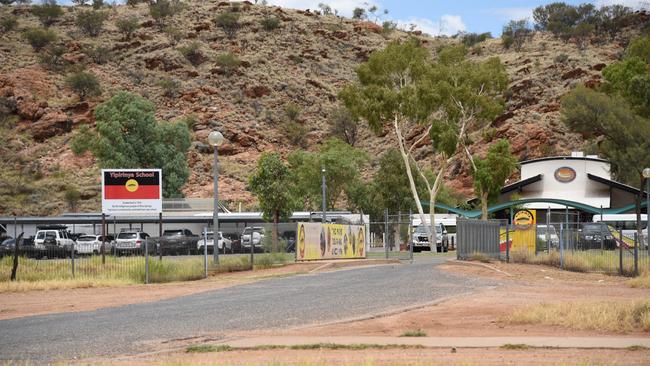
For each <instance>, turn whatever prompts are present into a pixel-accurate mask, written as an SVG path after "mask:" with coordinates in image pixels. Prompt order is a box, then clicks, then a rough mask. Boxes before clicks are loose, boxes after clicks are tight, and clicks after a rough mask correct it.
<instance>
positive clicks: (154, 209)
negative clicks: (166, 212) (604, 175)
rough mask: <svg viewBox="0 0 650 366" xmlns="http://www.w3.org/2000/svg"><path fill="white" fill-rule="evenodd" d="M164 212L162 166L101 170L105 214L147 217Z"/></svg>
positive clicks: (103, 210)
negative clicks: (157, 167)
mask: <svg viewBox="0 0 650 366" xmlns="http://www.w3.org/2000/svg"><path fill="white" fill-rule="evenodd" d="M161 212H162V171H161V170H160V169H102V213H105V214H107V215H113V216H147V215H158V214H159V213H161Z"/></svg>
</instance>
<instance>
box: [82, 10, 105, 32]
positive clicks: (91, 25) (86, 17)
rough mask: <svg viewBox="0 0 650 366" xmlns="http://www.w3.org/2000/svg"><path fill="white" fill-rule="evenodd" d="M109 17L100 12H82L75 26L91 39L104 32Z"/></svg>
mask: <svg viewBox="0 0 650 366" xmlns="http://www.w3.org/2000/svg"><path fill="white" fill-rule="evenodd" d="M107 17H108V15H107V14H105V13H103V12H100V11H96V10H87V11H83V10H82V11H80V12H79V13H78V14H77V19H76V21H75V24H76V25H77V27H78V28H79V30H81V32H82V33H84V34H86V35H88V36H91V37H97V36H98V35H99V34H100V33H101V32H102V28H104V21H105V20H106V18H107Z"/></svg>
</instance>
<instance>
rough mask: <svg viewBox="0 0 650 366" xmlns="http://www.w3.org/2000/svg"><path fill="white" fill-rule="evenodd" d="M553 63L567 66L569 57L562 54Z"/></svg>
mask: <svg viewBox="0 0 650 366" xmlns="http://www.w3.org/2000/svg"><path fill="white" fill-rule="evenodd" d="M553 61H554V62H555V63H556V64H565V63H567V61H569V55H567V54H566V53H560V54H559V55H557V56H555V58H554V59H553Z"/></svg>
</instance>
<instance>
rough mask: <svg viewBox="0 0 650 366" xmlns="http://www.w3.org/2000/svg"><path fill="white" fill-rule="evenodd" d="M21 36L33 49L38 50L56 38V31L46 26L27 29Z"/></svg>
mask: <svg viewBox="0 0 650 366" xmlns="http://www.w3.org/2000/svg"><path fill="white" fill-rule="evenodd" d="M23 37H25V39H26V40H27V42H29V44H30V45H31V46H32V48H33V49H34V51H40V50H41V49H42V48H43V47H45V46H47V45H49V44H50V43H52V42H54V41H56V39H57V36H56V33H55V32H54V31H53V30H51V29H47V28H32V29H28V30H26V31H25V32H24V33H23Z"/></svg>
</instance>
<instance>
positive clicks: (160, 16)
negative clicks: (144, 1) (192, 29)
mask: <svg viewBox="0 0 650 366" xmlns="http://www.w3.org/2000/svg"><path fill="white" fill-rule="evenodd" d="M180 10H181V4H180V2H179V1H169V0H158V1H156V2H150V3H149V15H151V17H152V18H153V20H154V21H155V22H156V24H157V25H158V28H159V29H161V30H162V29H165V26H166V25H167V18H169V17H172V16H174V15H175V14H177V13H178V12H179V11H180Z"/></svg>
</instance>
